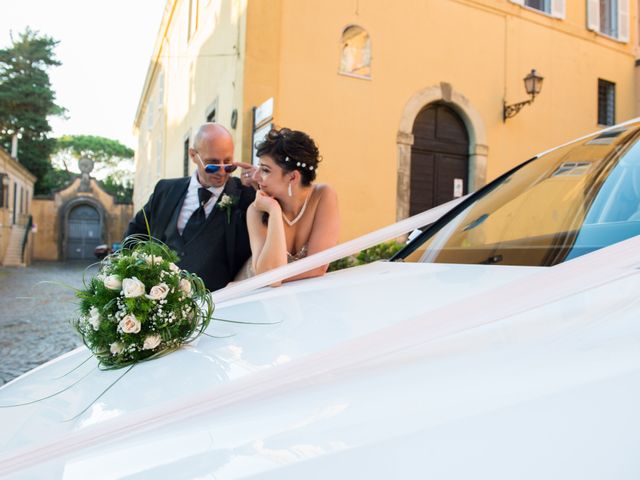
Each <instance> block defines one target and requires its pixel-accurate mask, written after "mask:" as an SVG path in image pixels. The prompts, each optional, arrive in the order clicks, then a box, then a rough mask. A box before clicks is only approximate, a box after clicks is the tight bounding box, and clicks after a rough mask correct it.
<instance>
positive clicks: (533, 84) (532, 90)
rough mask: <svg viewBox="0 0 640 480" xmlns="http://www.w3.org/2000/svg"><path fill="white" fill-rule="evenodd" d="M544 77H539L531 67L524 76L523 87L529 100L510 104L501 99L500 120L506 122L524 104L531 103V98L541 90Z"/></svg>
mask: <svg viewBox="0 0 640 480" xmlns="http://www.w3.org/2000/svg"><path fill="white" fill-rule="evenodd" d="M543 80H544V77H541V76H540V75H538V73H537V72H536V69H535V68H534V69H532V70H531V72H529V74H528V75H527V76H526V77H524V88H525V90H526V91H527V94H528V95H530V96H531V98H530V99H529V100H526V101H524V102H520V103H514V104H512V105H507V102H506V101H503V109H502V121H503V122H506V121H507V118H511V117H515V116H516V115H517V114H518V112H519V111H520V110H522V108H523V107H524V106H525V105H529V104H530V103H533V100H534V99H535V98H536V95H538V94H539V93H540V90H542V81H543Z"/></svg>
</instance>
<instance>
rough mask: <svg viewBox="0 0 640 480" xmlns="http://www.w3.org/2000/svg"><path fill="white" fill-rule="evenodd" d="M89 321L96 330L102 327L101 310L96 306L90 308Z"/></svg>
mask: <svg viewBox="0 0 640 480" xmlns="http://www.w3.org/2000/svg"><path fill="white" fill-rule="evenodd" d="M89 323H90V324H91V326H92V327H93V329H94V330H98V328H100V312H99V311H98V309H97V308H96V307H91V310H89Z"/></svg>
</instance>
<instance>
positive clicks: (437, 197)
mask: <svg viewBox="0 0 640 480" xmlns="http://www.w3.org/2000/svg"><path fill="white" fill-rule="evenodd" d="M411 133H412V135H413V145H412V146H411V172H410V179H411V180H410V185H409V188H410V200H409V215H415V214H417V213H420V212H423V211H425V210H428V209H430V208H433V207H435V206H437V205H440V204H442V203H445V202H448V201H449V200H452V199H454V198H456V197H461V196H462V195H464V194H466V193H467V192H468V191H469V134H468V132H467V128H466V126H465V123H464V121H463V120H462V118H460V116H459V115H458V114H457V113H456V112H455V111H454V110H453V109H452V108H450V107H449V106H448V105H447V104H445V103H443V102H436V103H432V104H430V105H428V106H427V107H425V108H424V109H422V110H421V111H420V112H419V113H418V115H417V116H416V119H415V121H414V123H413V129H412V132H411Z"/></svg>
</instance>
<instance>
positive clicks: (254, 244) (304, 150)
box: [247, 128, 339, 281]
mask: <svg viewBox="0 0 640 480" xmlns="http://www.w3.org/2000/svg"><path fill="white" fill-rule="evenodd" d="M257 154H258V157H259V159H260V163H259V165H258V168H257V170H255V172H254V173H253V178H252V180H253V181H254V184H257V186H258V187H259V190H258V191H257V193H256V199H255V201H254V202H253V203H252V204H251V205H250V206H249V209H248V210H247V228H248V230H249V240H250V243H251V254H252V266H253V270H254V272H255V273H256V274H259V273H263V272H266V271H267V270H271V269H273V268H277V267H280V266H282V265H286V264H287V263H289V262H292V261H294V260H298V259H300V258H303V257H305V256H307V255H311V254H314V253H316V252H320V251H322V250H325V249H327V248H330V247H333V246H335V245H336V244H337V243H338V230H339V217H338V201H337V196H336V192H335V190H334V189H333V188H331V187H330V186H329V185H324V184H314V183H313V181H314V180H315V178H316V171H317V169H318V163H319V161H320V157H319V152H318V147H317V146H316V144H315V142H314V141H313V140H312V139H311V137H309V136H308V135H307V134H306V133H304V132H300V131H296V130H289V129H288V128H282V129H280V130H276V129H274V130H271V131H270V132H269V134H268V135H267V137H266V138H265V140H264V141H263V142H261V143H260V144H258V146H257ZM327 267H328V265H323V266H321V267H318V268H316V269H313V270H310V271H307V272H305V273H302V274H300V275H296V276H295V277H291V278H288V279H287V280H285V281H291V280H298V279H301V278H309V277H317V276H321V275H324V274H325V272H326V271H327Z"/></svg>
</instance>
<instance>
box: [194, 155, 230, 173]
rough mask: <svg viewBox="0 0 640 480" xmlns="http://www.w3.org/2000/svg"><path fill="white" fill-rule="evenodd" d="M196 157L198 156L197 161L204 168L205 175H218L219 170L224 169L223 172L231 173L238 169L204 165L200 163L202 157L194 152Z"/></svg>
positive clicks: (227, 166) (226, 166)
mask: <svg viewBox="0 0 640 480" xmlns="http://www.w3.org/2000/svg"><path fill="white" fill-rule="evenodd" d="M196 155H197V156H198V161H199V162H200V163H201V164H202V166H203V167H204V171H205V172H207V173H218V172H219V171H220V169H224V171H225V172H227V173H231V172H233V171H234V170H235V169H236V168H238V167H237V166H236V165H215V164H212V163H210V164H207V165H205V164H204V162H203V161H202V157H200V154H199V153H198V152H196Z"/></svg>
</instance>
